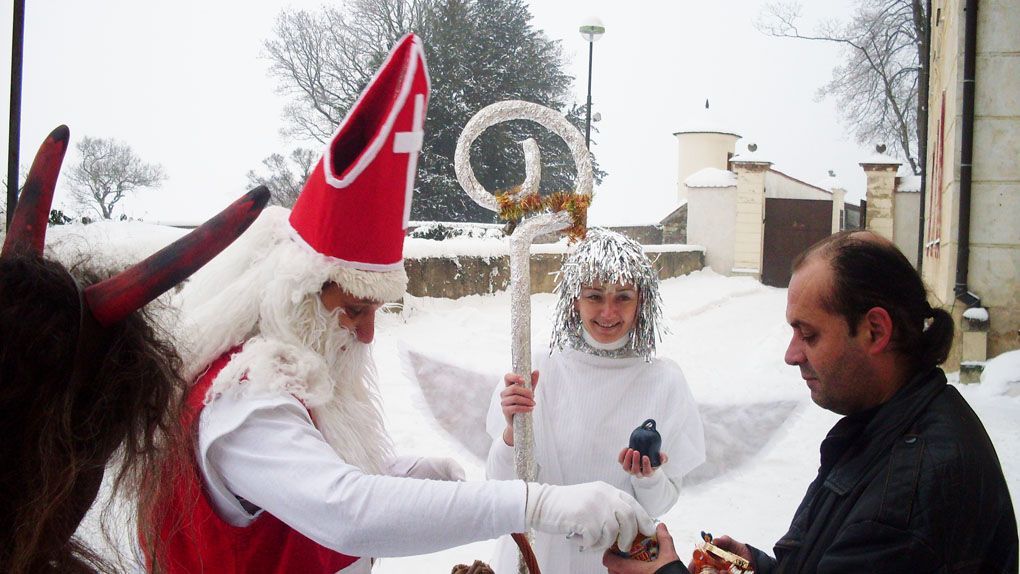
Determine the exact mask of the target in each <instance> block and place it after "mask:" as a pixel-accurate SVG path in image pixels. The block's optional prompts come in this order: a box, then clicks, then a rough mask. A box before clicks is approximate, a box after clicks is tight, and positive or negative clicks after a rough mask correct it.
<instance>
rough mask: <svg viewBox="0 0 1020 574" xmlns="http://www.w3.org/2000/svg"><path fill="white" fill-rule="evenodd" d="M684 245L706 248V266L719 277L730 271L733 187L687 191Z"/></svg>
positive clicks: (733, 204)
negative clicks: (685, 242)
mask: <svg viewBox="0 0 1020 574" xmlns="http://www.w3.org/2000/svg"><path fill="white" fill-rule="evenodd" d="M684 188H686V189H687V195H688V198H687V243H688V244H690V245H700V246H702V247H704V248H705V265H706V266H707V267H711V268H712V271H715V272H716V273H719V274H720V275H729V274H730V271H731V270H732V269H733V243H734V228H735V224H736V219H735V218H734V213H736V211H737V188H736V187H704V188H693V189H690V188H687V186H686V185H684Z"/></svg>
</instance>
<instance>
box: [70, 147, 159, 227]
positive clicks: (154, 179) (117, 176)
mask: <svg viewBox="0 0 1020 574" xmlns="http://www.w3.org/2000/svg"><path fill="white" fill-rule="evenodd" d="M76 147H77V148H78V154H79V155H80V156H81V157H80V159H79V161H78V164H77V165H75V166H74V167H72V168H71V172H70V174H68V180H69V181H70V189H71V197H73V198H74V200H75V201H76V202H77V203H78V205H80V206H81V207H82V208H84V209H89V210H92V211H95V212H96V213H97V214H98V215H100V216H101V217H102V218H103V219H110V218H111V216H112V215H113V208H114V207H115V206H116V205H117V203H119V202H120V200H121V199H124V195H125V194H128V193H132V192H134V191H137V190H139V189H143V188H156V187H159V185H160V184H162V183H163V181H165V180H166V175H165V174H164V173H163V168H162V167H161V166H159V165H155V164H147V163H145V162H143V161H142V160H141V158H139V157H138V156H137V155H135V152H134V151H133V150H132V149H131V146H129V145H127V144H122V143H119V142H117V141H116V140H113V139H107V138H90V137H88V136H86V137H83V138H82V139H81V141H79V142H78V144H77V146H76Z"/></svg>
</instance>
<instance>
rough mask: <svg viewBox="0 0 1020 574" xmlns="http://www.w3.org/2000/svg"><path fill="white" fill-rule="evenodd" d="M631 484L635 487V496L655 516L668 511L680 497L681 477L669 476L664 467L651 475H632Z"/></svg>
mask: <svg viewBox="0 0 1020 574" xmlns="http://www.w3.org/2000/svg"><path fill="white" fill-rule="evenodd" d="M630 484H631V486H632V487H634V498H636V499H637V501H638V502H639V503H641V506H643V507H644V509H645V511H647V512H648V514H649V515H651V516H652V517H653V518H658V517H659V516H662V515H663V514H665V513H666V512H668V511H669V509H670V508H673V505H674V504H676V501H677V499H678V498H680V479H678V478H674V477H671V476H667V475H666V473H665V471H664V470H663V469H662V468H659V469H657V470H656V471H655V472H654V473H652V476H649V477H638V476H634V475H631V477H630Z"/></svg>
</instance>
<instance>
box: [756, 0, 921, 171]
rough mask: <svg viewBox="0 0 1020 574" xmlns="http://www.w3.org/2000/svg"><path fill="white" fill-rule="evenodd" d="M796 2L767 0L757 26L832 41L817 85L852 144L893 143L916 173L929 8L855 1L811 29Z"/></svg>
mask: <svg viewBox="0 0 1020 574" xmlns="http://www.w3.org/2000/svg"><path fill="white" fill-rule="evenodd" d="M800 17H801V5H800V4H798V3H795V2H779V3H774V4H768V5H766V7H765V9H764V10H763V12H762V14H761V16H760V17H759V19H758V22H757V27H758V29H759V30H760V31H762V32H764V33H766V34H769V35H772V36H776V37H780V38H797V39H801V40H814V41H819V42H831V43H835V44H839V45H840V46H842V47H843V49H844V55H845V59H844V61H843V63H842V64H840V65H838V66H836V68H835V69H833V71H832V80H831V81H830V82H829V83H827V84H826V85H825V86H823V87H822V88H821V89H819V91H818V95H819V97H826V96H832V97H834V98H836V101H837V102H838V104H839V109H840V113H841V115H842V116H843V120H844V121H845V122H846V124H847V127H848V128H849V129H850V131H851V133H852V134H853V135H854V137H855V138H856V139H857V141H858V142H859V143H864V144H873V143H876V142H895V143H896V147H897V149H898V153H897V155H899V156H901V157H902V158H904V159H905V160H906V161H907V162H908V163H909V164H910V168H911V169H912V170H913V172H914V174H919V173H920V169H921V165H920V162H919V161H918V153H917V149H918V147H917V144H918V141H920V140H921V138H922V134H923V133H924V128H925V126H922V125H920V123H919V118H922V117H924V113H923V110H924V109H925V107H926V106H927V101H924V99H921V98H918V81H919V78H920V73H921V71H922V70H921V66H922V65H923V64H924V62H925V58H924V57H923V55H924V54H925V52H926V51H927V50H928V45H927V41H926V38H927V29H928V26H929V22H928V14H927V11H926V8H925V4H924V2H923V1H922V0H859V1H858V3H857V7H856V10H855V12H854V14H853V16H852V17H851V18H850V20H849V21H848V22H841V21H838V20H830V21H826V22H822V23H821V24H820V25H819V26H818V27H817V29H816V30H815V31H814V32H813V33H806V32H802V31H801V30H800V28H799V26H798V23H799V20H800Z"/></svg>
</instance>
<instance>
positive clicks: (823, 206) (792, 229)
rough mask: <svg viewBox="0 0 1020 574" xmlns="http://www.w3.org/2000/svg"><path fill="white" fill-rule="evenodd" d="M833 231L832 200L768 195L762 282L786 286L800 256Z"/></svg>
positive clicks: (775, 285)
mask: <svg viewBox="0 0 1020 574" xmlns="http://www.w3.org/2000/svg"><path fill="white" fill-rule="evenodd" d="M831 233H832V202H831V201H827V200H824V199H779V198H765V237H764V239H763V245H762V250H763V253H762V271H761V282H762V283H764V284H766V285H771V286H773V287H787V286H788V285H789V284H790V275H791V273H790V266H791V265H792V264H793V260H794V259H796V257H797V255H800V253H801V252H802V251H804V250H805V249H807V248H808V247H810V246H811V245H813V244H814V243H815V242H816V241H819V240H820V239H823V238H825V237H828V236H829V235H830V234H831Z"/></svg>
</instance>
